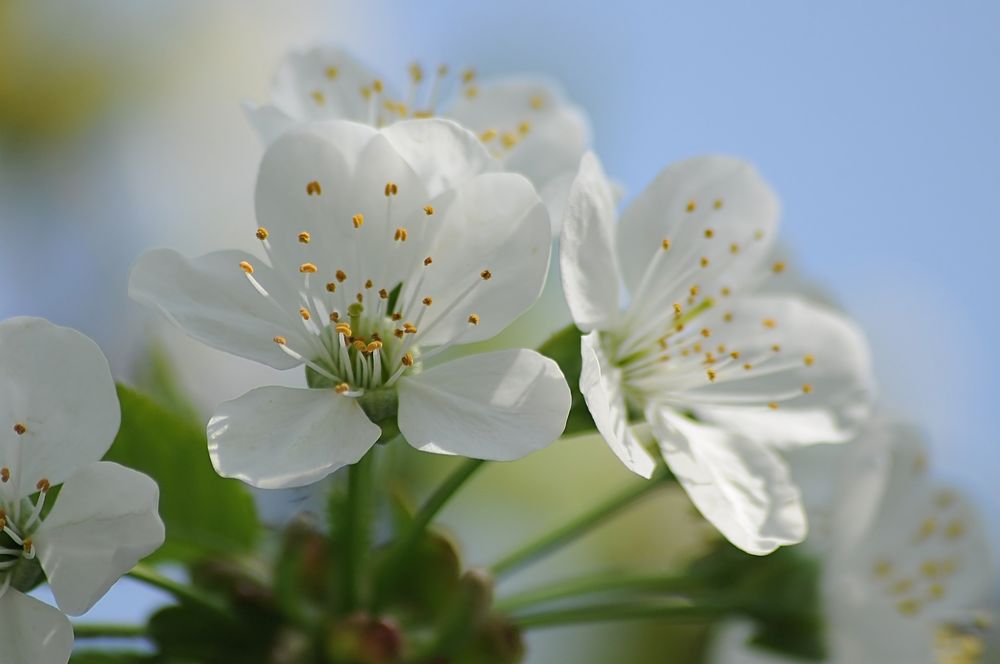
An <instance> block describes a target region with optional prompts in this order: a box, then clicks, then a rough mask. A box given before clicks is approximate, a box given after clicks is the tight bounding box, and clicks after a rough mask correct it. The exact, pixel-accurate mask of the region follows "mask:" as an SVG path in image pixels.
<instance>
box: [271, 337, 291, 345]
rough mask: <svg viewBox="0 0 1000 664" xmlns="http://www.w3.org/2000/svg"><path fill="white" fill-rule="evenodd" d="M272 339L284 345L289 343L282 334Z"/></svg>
mask: <svg viewBox="0 0 1000 664" xmlns="http://www.w3.org/2000/svg"><path fill="white" fill-rule="evenodd" d="M272 341H274V343H276V344H278V345H279V346H284V345H285V344H287V343H288V339H286V338H284V337H281V336H278V337H275V338H274V339H272Z"/></svg>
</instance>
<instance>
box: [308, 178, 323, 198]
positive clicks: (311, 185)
mask: <svg viewBox="0 0 1000 664" xmlns="http://www.w3.org/2000/svg"><path fill="white" fill-rule="evenodd" d="M322 193H323V188H322V187H321V186H319V182H317V181H316V180H313V181H312V182H308V183H306V194H308V195H309V196H319V195H320V194H322Z"/></svg>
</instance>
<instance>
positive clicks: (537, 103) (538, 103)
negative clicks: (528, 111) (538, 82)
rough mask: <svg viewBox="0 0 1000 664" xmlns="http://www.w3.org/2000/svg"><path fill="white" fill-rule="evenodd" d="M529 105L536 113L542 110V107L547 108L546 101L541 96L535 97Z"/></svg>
mask: <svg viewBox="0 0 1000 664" xmlns="http://www.w3.org/2000/svg"><path fill="white" fill-rule="evenodd" d="M528 103H529V104H530V105H531V108H533V109H535V110H536V111H538V110H541V109H542V107H543V106H545V100H544V99H543V98H542V97H541V95H535V96H534V97H532V98H531V99H530V100H529V101H528Z"/></svg>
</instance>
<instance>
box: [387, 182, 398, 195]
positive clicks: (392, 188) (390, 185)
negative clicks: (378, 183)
mask: <svg viewBox="0 0 1000 664" xmlns="http://www.w3.org/2000/svg"><path fill="white" fill-rule="evenodd" d="M398 193H399V187H397V186H396V183H395V182H386V183H385V195H386V196H387V197H388V196H395V195H396V194H398Z"/></svg>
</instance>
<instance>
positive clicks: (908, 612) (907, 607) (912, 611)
mask: <svg viewBox="0 0 1000 664" xmlns="http://www.w3.org/2000/svg"><path fill="white" fill-rule="evenodd" d="M922 606H923V605H922V604H921V603H920V600H917V599H912V598H911V599H904V600H900V602H899V603H898V604H896V609H897V610H898V611H899V612H900V614H902V615H904V616H913V615H916V614H917V613H920V609H921V608H922Z"/></svg>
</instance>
